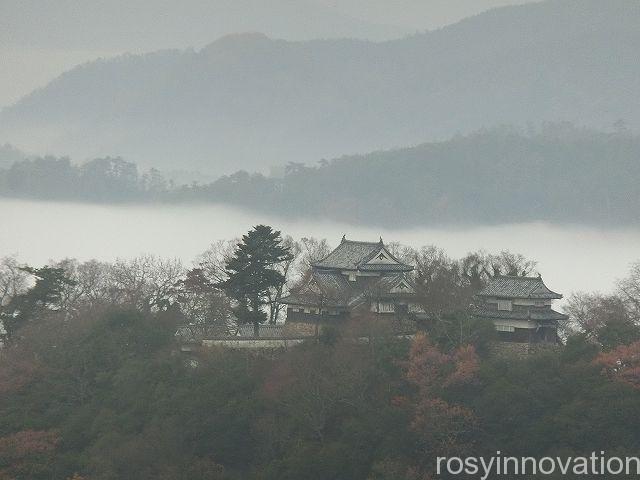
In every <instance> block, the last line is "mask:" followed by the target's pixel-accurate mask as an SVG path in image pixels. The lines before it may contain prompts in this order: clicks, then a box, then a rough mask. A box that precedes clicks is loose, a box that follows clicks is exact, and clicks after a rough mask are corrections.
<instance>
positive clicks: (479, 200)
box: [174, 123, 640, 227]
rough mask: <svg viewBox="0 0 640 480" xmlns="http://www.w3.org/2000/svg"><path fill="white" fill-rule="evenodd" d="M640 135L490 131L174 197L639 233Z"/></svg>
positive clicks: (356, 214) (552, 128) (381, 217)
mask: <svg viewBox="0 0 640 480" xmlns="http://www.w3.org/2000/svg"><path fill="white" fill-rule="evenodd" d="M639 158H640V136H638V135H633V134H631V133H630V132H629V131H628V130H625V129H624V128H619V129H617V130H614V131H612V132H598V131H594V130H590V129H584V128H578V127H575V126H573V125H571V124H566V123H563V124H546V125H545V126H544V127H542V128H540V129H538V130H529V131H526V132H524V131H520V130H518V129H514V128H510V127H500V128H496V129H491V130H483V131H479V132H475V133H473V134H470V135H466V136H456V137H454V138H452V139H449V140H447V141H444V142H432V143H426V144H422V145H418V146H416V147H412V148H404V149H398V150H387V151H381V152H373V153H370V154H366V155H357V156H347V157H342V158H339V159H335V160H332V161H329V162H322V163H321V164H320V165H318V166H315V167H308V166H304V165H302V164H290V165H289V166H288V167H287V169H286V171H285V175H284V176H282V177H280V178H274V177H265V176H263V175H259V174H249V173H246V172H237V173H235V174H232V175H229V176H224V177H221V178H220V179H219V180H217V181H216V182H214V183H212V184H210V185H205V186H189V187H185V188H183V189H182V190H181V191H178V192H175V194H174V195H175V196H176V200H177V199H180V198H182V199H191V200H198V201H213V202H218V203H230V204H233V205H237V206H241V207H245V208H249V209H252V210H258V211H261V212H265V213H269V214H279V215H282V216H284V217H287V218H303V219H309V218H314V219H318V220H325V219H328V220H333V221H340V222H345V223H350V224H354V223H358V224H365V225H381V226H385V227H411V226H426V225H453V224H482V225H491V224H505V223H521V222H536V221H544V222H551V223H556V224H565V225H566V224H591V225H599V226H608V225H618V226H621V225H625V226H629V225H638V224H639V222H640V217H638V211H640V183H639V182H638V178H640V161H638V159H639Z"/></svg>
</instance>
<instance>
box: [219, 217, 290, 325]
mask: <svg viewBox="0 0 640 480" xmlns="http://www.w3.org/2000/svg"><path fill="white" fill-rule="evenodd" d="M290 259H291V254H290V252H289V248H288V247H285V246H284V245H283V244H282V238H281V236H280V232H279V231H277V230H273V229H272V228H271V227H269V226H267V225H257V226H256V227H254V228H253V230H250V231H249V232H248V233H247V234H246V235H244V236H243V237H242V241H241V242H240V243H238V245H237V246H236V250H235V252H234V255H233V257H232V258H230V259H229V261H228V262H227V264H226V273H227V275H228V279H227V280H226V281H225V282H222V283H221V284H220V287H221V288H222V289H223V290H224V291H225V292H226V294H227V295H228V296H229V298H232V299H233V300H234V301H235V303H236V305H235V308H234V312H235V314H236V317H237V318H238V322H239V323H242V324H246V323H252V324H253V326H254V335H256V336H257V335H258V331H259V325H260V324H261V323H264V321H265V320H267V314H266V313H265V312H264V310H263V307H264V306H265V305H268V304H269V291H270V290H272V289H277V288H279V287H280V286H281V285H282V284H283V283H284V281H285V277H284V275H283V274H282V273H281V272H279V271H278V270H277V269H276V268H275V267H276V266H277V265H278V264H280V263H282V262H286V261H288V260H290Z"/></svg>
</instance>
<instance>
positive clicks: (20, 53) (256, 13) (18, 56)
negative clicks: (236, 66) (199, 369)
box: [0, 0, 529, 107]
mask: <svg viewBox="0 0 640 480" xmlns="http://www.w3.org/2000/svg"><path fill="white" fill-rule="evenodd" d="M527 1H529V0H0V107H2V106H5V105H8V104H11V103H13V102H15V101H16V100H18V99H19V98H20V97H21V96H23V95H25V94H27V93H29V92H30V91H32V90H33V89H34V88H37V87H41V86H44V85H45V84H46V83H47V82H48V81H50V80H51V79H52V78H54V77H55V76H57V75H59V74H60V73H62V72H63V71H65V70H67V69H69V68H71V67H73V66H75V65H77V64H79V63H82V62H85V61H88V60H92V59H95V58H97V57H100V56H112V55H117V54H120V53H124V52H142V51H150V50H157V49H162V48H186V47H190V46H193V47H195V48H199V47H202V46H203V45H206V44H208V43H210V42H212V41H213V40H215V39H216V38H218V37H220V36H222V35H225V34H228V33H237V32H246V31H260V32H263V33H266V34H267V35H270V36H274V37H279V38H286V39H308V38H318V37H325V38H333V37H355V38H368V39H371V40H383V39H386V38H393V37H398V36H403V35H406V34H408V33H415V32H416V31H423V30H427V29H433V28H438V27H441V26H444V25H446V24H449V23H452V22H455V21H457V20H460V19H461V18H464V17H466V16H469V15H474V14H477V13H480V12H481V11H483V10H486V9H489V8H492V7H496V6H502V5H510V4H519V3H527Z"/></svg>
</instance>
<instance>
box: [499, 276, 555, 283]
mask: <svg viewBox="0 0 640 480" xmlns="http://www.w3.org/2000/svg"><path fill="white" fill-rule="evenodd" d="M493 278H519V279H523V280H542V277H541V276H538V277H530V276H528V275H494V276H493ZM543 283H544V282H543Z"/></svg>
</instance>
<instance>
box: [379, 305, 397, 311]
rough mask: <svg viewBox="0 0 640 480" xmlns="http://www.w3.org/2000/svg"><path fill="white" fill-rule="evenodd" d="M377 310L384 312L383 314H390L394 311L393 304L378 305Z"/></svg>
mask: <svg viewBox="0 0 640 480" xmlns="http://www.w3.org/2000/svg"><path fill="white" fill-rule="evenodd" d="M379 308H380V312H384V313H390V312H394V311H395V308H394V305H393V303H380V304H379Z"/></svg>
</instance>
